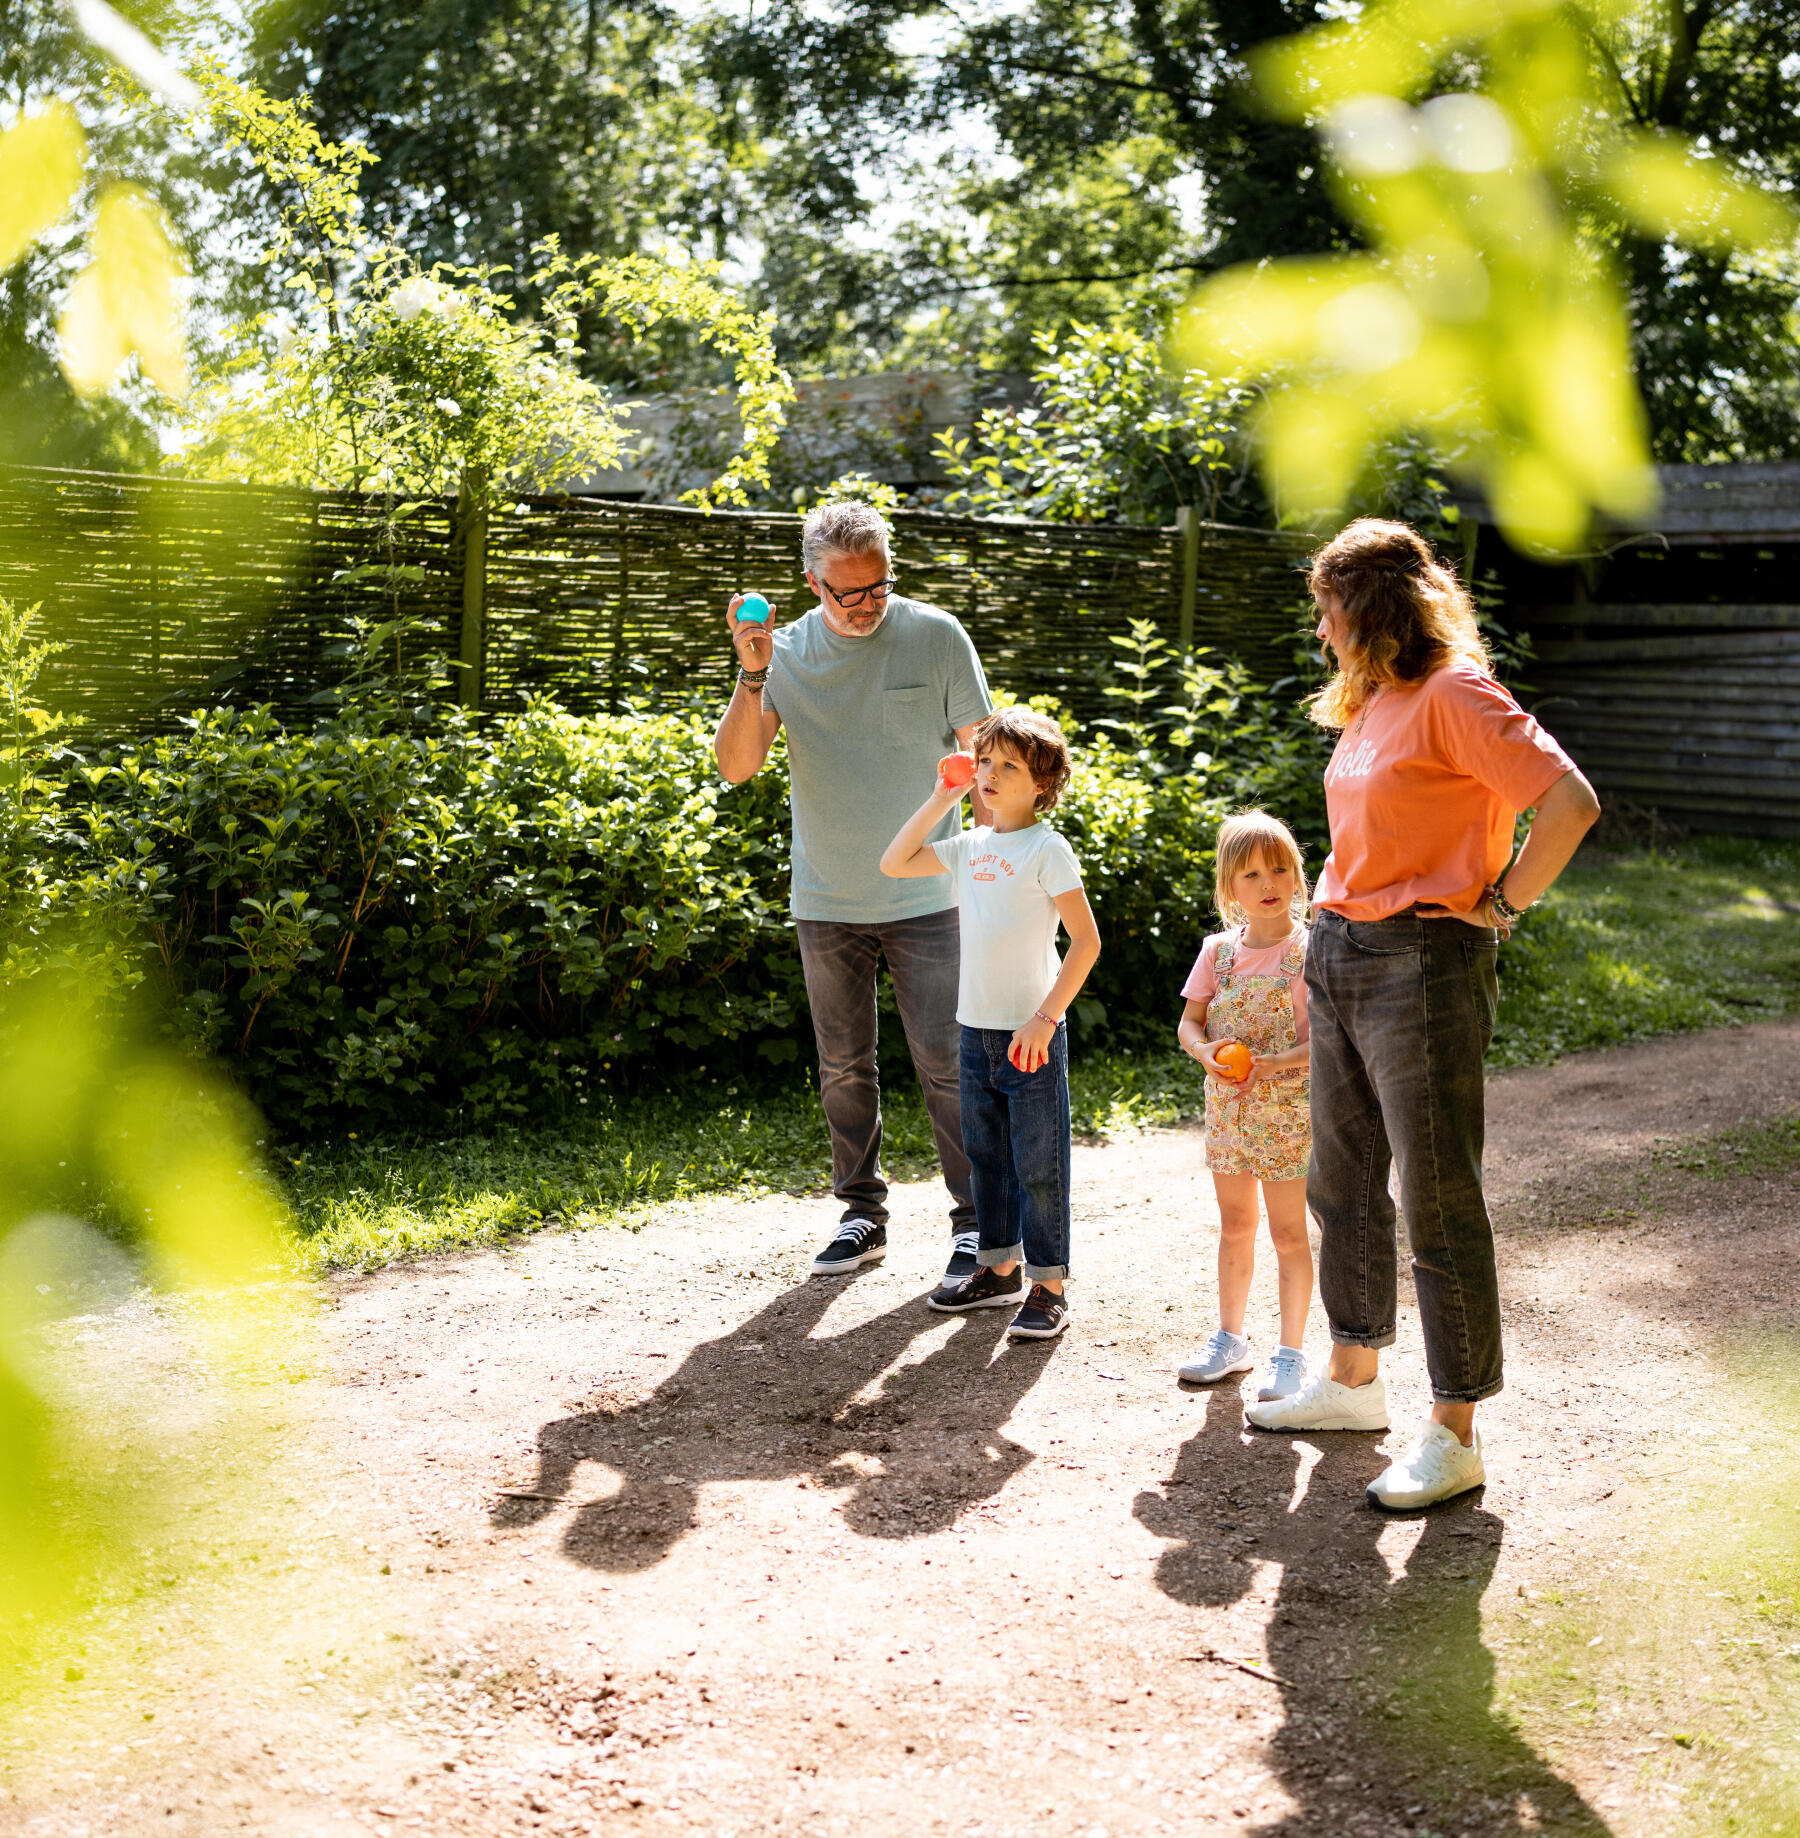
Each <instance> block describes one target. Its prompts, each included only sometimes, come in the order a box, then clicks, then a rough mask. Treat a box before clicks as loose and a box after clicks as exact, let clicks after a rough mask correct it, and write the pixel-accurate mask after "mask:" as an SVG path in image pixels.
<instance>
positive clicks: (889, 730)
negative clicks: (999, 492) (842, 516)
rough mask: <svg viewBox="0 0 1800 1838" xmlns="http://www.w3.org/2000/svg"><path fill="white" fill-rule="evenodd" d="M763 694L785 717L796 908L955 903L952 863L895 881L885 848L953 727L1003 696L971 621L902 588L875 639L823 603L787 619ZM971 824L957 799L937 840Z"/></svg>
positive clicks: (907, 915) (799, 912)
mask: <svg viewBox="0 0 1800 1838" xmlns="http://www.w3.org/2000/svg"><path fill="white" fill-rule="evenodd" d="M763 706H764V708H772V709H774V710H775V712H776V713H777V714H778V715H780V717H781V725H782V726H783V727H784V728H785V729H786V730H787V745H788V769H789V773H790V776H791V778H792V783H793V813H794V882H793V895H792V899H791V905H792V908H793V913H794V917H795V918H796V919H830V920H836V921H838V922H839V923H840V924H845V925H873V924H879V923H881V922H883V921H885V920H890V919H916V918H918V917H919V916H920V915H921V914H924V913H941V912H943V911H944V910H945V909H946V908H947V907H949V906H950V905H952V904H953V903H954V896H953V893H952V890H951V889H950V888H949V887H948V886H946V884H945V882H944V879H943V877H942V876H941V875H929V876H921V877H920V878H918V879H916V880H891V879H890V878H889V877H888V876H887V875H885V874H883V873H882V872H881V852H882V850H884V849H885V848H886V847H887V846H888V844H889V843H890V842H892V841H893V840H894V836H895V833H896V832H897V831H898V830H899V828H900V826H901V824H903V823H904V822H905V821H906V820H907V818H908V817H910V816H911V815H912V814H913V812H914V811H916V810H917V809H918V808H919V806H920V805H921V804H923V803H924V802H925V800H926V798H927V797H929V796H930V795H931V788H932V786H933V785H935V784H936V783H937V765H938V761H939V760H940V759H942V758H943V756H944V755H945V754H946V753H949V752H952V751H954V750H955V747H956V730H957V729H958V728H963V727H968V726H969V725H970V724H971V723H972V722H976V721H979V720H980V719H981V718H982V716H983V715H985V714H986V713H987V712H988V710H989V709H990V708H991V707H992V706H993V704H992V703H991V702H990V701H989V699H988V687H987V678H986V677H984V676H983V675H982V673H981V660H980V659H979V658H978V657H977V656H976V655H975V647H974V646H973V645H972V644H971V643H970V642H969V635H968V633H967V632H965V631H964V630H963V629H962V625H961V623H960V622H959V621H958V620H956V619H953V618H952V617H951V616H950V615H949V614H948V613H945V612H940V611H939V610H938V609H937V608H936V607H935V606H925V605H922V604H921V603H920V602H919V601H917V600H905V599H902V598H901V597H900V596H899V595H898V594H896V595H895V596H894V597H893V598H892V599H890V600H889V601H888V611H887V617H886V618H885V619H884V620H882V622H881V624H880V625H879V626H877V627H876V628H875V630H874V631H873V632H872V633H871V634H870V635H869V636H868V637H867V638H841V637H839V636H838V634H837V633H836V632H834V631H833V630H832V629H831V627H830V626H828V625H827V624H826V623H825V618H824V615H823V614H822V613H821V612H820V611H819V609H818V608H817V607H816V606H815V607H814V608H813V610H812V611H811V612H810V613H807V614H805V615H803V616H802V617H801V618H799V619H796V620H795V621H794V622H793V623H792V624H791V625H784V626H781V627H779V628H778V629H777V630H776V632H775V655H774V658H773V659H772V660H771V662H770V666H769V681H768V686H767V687H766V688H765V689H764V691H763ZM961 826H962V816H961V813H960V812H959V811H955V810H952V811H950V812H949V813H948V814H947V815H946V816H945V818H944V821H943V822H942V823H941V824H939V825H938V826H937V827H936V828H935V829H934V830H933V831H932V832H931V836H930V837H929V838H928V839H927V840H935V839H937V838H939V837H944V836H953V835H954V834H955V833H956V832H957V830H958V829H960V828H961Z"/></svg>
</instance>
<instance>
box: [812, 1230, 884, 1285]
mask: <svg viewBox="0 0 1800 1838" xmlns="http://www.w3.org/2000/svg"><path fill="white" fill-rule="evenodd" d="M886 1256H887V1227H886V1226H885V1225H877V1224H876V1223H875V1221H874V1220H873V1219H846V1220H845V1221H844V1223H843V1224H842V1225H840V1226H839V1227H838V1229H837V1236H836V1237H835V1238H834V1239H832V1241H831V1243H830V1244H828V1245H827V1246H826V1247H825V1249H824V1250H823V1251H821V1252H820V1253H819V1255H818V1256H817V1257H815V1258H814V1259H813V1260H812V1274H813V1275H814V1276H848V1275H849V1274H850V1272H851V1271H852V1270H860V1269H861V1268H862V1267H863V1265H864V1264H878V1263H880V1262H881V1260H882V1259H883V1258H884V1257H886Z"/></svg>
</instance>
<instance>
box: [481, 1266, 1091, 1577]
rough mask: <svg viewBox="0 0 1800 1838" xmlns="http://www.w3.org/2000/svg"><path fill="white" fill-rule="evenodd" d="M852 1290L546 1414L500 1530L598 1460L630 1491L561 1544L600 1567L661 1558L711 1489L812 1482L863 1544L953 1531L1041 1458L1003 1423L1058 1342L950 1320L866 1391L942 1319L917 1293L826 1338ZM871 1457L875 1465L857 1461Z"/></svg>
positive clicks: (799, 1305)
mask: <svg viewBox="0 0 1800 1838" xmlns="http://www.w3.org/2000/svg"><path fill="white" fill-rule="evenodd" d="M842 1293H843V1287H842V1285H841V1284H839V1283H835V1282H816V1281H815V1282H809V1283H807V1284H805V1285H803V1286H802V1287H801V1288H799V1289H793V1290H790V1291H788V1292H787V1293H786V1294H785V1295H783V1296H780V1297H778V1298H777V1299H776V1300H775V1301H774V1302H772V1303H771V1304H770V1305H769V1306H768V1307H767V1308H765V1309H764V1310H763V1311H762V1312H761V1313H760V1314H757V1315H754V1316H752V1317H751V1319H750V1320H748V1321H746V1322H745V1323H744V1324H743V1325H742V1326H741V1327H739V1328H736V1329H734V1330H733V1331H732V1332H731V1333H729V1334H726V1335H724V1336H723V1337H721V1338H720V1339H718V1340H711V1341H708V1342H706V1344H705V1345H703V1346H699V1347H696V1348H695V1349H694V1350H693V1352H692V1353H690V1354H689V1355H688V1357H687V1358H686V1359H685V1360H683V1361H682V1363H681V1365H680V1366H679V1367H678V1368H677V1369H676V1370H675V1371H673V1372H672V1373H670V1374H669V1376H668V1378H667V1379H666V1380H665V1381H664V1382H663V1383H662V1384H661V1385H659V1386H658V1387H657V1388H656V1390H655V1391H654V1392H653V1393H652V1394H651V1395H650V1396H649V1397H648V1398H645V1399H643V1400H642V1401H641V1402H640V1403H636V1404H630V1405H626V1406H624V1407H623V1408H620V1409H609V1408H607V1407H604V1406H595V1407H594V1408H592V1409H588V1410H584V1411H581V1412H578V1413H577V1414H575V1415H573V1416H566V1417H558V1418H555V1419H554V1420H552V1421H551V1422H549V1423H546V1424H545V1425H544V1426H543V1428H542V1429H541V1430H540V1431H539V1432H538V1472H537V1477H536V1479H535V1480H534V1481H533V1482H531V1483H530V1485H529V1487H528V1488H522V1489H521V1490H520V1491H521V1493H529V1494H531V1495H534V1496H537V1497H534V1498H507V1499H503V1500H502V1501H501V1502H500V1504H499V1506H498V1507H497V1508H496V1509H495V1511H494V1515H493V1518H494V1523H495V1524H496V1525H500V1526H522V1525H529V1524H533V1523H535V1522H537V1521H538V1520H541V1519H543V1518H545V1517H546V1516H547V1515H548V1514H549V1513H551V1512H553V1511H555V1510H556V1508H557V1506H558V1504H559V1503H560V1502H561V1501H563V1500H564V1499H566V1498H567V1496H568V1495H569V1493H570V1491H571V1488H572V1486H573V1484H574V1480H575V1476H576V1473H577V1470H578V1469H579V1468H580V1467H581V1465H582V1464H583V1463H584V1462H600V1463H603V1464H604V1465H605V1466H606V1467H607V1468H610V1469H612V1470H613V1471H615V1472H616V1473H617V1474H619V1475H620V1476H621V1477H622V1479H623V1484H622V1486H621V1487H620V1488H619V1490H618V1492H616V1493H615V1494H613V1495H611V1496H610V1497H609V1498H607V1499H603V1500H595V1501H592V1502H590V1503H588V1504H586V1505H584V1506H582V1507H581V1508H580V1509H579V1510H578V1511H577V1512H576V1513H575V1515H574V1517H573V1519H572V1520H571V1522H570V1525H569V1528H568V1530H567V1532H566V1533H565V1534H564V1538H563V1549H564V1551H565V1552H566V1553H567V1555H568V1556H570V1557H572V1558H574V1559H575V1560H576V1561H577V1562H578V1563H583V1564H587V1565H590V1566H591V1567H593V1568H595V1569H600V1570H612V1571H630V1570H647V1569H650V1568H651V1567H652V1566H654V1565H656V1564H658V1563H660V1562H661V1561H662V1560H663V1559H664V1558H665V1557H666V1556H668V1554H669V1552H670V1551H672V1550H673V1549H674V1547H675V1546H676V1544H677V1543H679V1542H680V1540H681V1539H682V1538H683V1537H684V1536H685V1535H686V1534H687V1533H688V1532H689V1531H690V1530H691V1529H692V1528H693V1525H694V1522H695V1507H696V1504H697V1502H698V1499H699V1493H700V1489H701V1487H703V1486H704V1485H706V1484H707V1483H708V1482H718V1481H769V1480H790V1479H793V1478H795V1477H796V1476H799V1475H806V1476H808V1477H810V1478H811V1480H812V1481H813V1482H814V1484H815V1485H817V1486H819V1487H821V1488H829V1489H834V1490H842V1491H843V1492H845V1494H846V1495H847V1498H846V1500H845V1504H844V1521H845V1524H846V1525H848V1526H849V1527H850V1528H851V1529H852V1530H854V1531H857V1532H860V1533H862V1534H864V1535H865V1536H868V1537H877V1538H907V1537H916V1536H919V1535H921V1534H924V1533H929V1532H938V1531H943V1530H945V1529H946V1528H947V1527H949V1526H951V1525H953V1524H955V1522H956V1521H957V1519H959V1518H960V1517H961V1516H962V1514H963V1513H965V1512H966V1511H968V1510H969V1509H970V1508H971V1507H972V1506H974V1505H976V1504H977V1503H978V1502H979V1501H982V1500H986V1499H990V1498H992V1497H993V1496H994V1495H995V1494H997V1493H998V1492H999V1491H1000V1490H1001V1488H1002V1487H1004V1486H1005V1485H1006V1483H1007V1482H1008V1481H1009V1480H1010V1479H1011V1478H1012V1477H1013V1476H1014V1475H1015V1474H1017V1473H1018V1472H1019V1470H1020V1469H1021V1468H1023V1467H1024V1466H1025V1464H1026V1463H1027V1462H1029V1461H1030V1460H1031V1459H1032V1457H1031V1453H1030V1451H1029V1450H1026V1449H1022V1448H1020V1447H1019V1445H1018V1444H1017V1443H1015V1442H1013V1441H1012V1440H1011V1439H1010V1438H1008V1437H1007V1436H1005V1435H1004V1434H1002V1432H1001V1425H1002V1424H1004V1423H1005V1422H1006V1421H1007V1420H1008V1419H1009V1418H1010V1417H1011V1416H1012V1414H1013V1411H1014V1410H1015V1408H1016V1407H1017V1405H1018V1403H1019V1400H1020V1399H1021V1398H1022V1397H1023V1396H1024V1395H1025V1393H1026V1392H1027V1391H1028V1390H1030V1388H1031V1387H1032V1385H1034V1384H1035V1383H1036V1382H1037V1380H1038V1378H1039V1377H1040V1376H1041V1375H1042V1374H1043V1372H1044V1370H1045V1369H1046V1367H1047V1366H1048V1364H1049V1362H1050V1360H1051V1359H1053V1358H1054V1357H1055V1353H1056V1349H1057V1348H1058V1347H1059V1346H1060V1345H1061V1342H1060V1341H1049V1342H1029V1341H1028V1342H1023V1343H1013V1344H1008V1343H1007V1342H1006V1341H1005V1339H1004V1334H1005V1330H1006V1322H1007V1316H1006V1313H1005V1311H1003V1310H996V1309H989V1310H984V1311H983V1313H982V1314H981V1315H980V1316H979V1317H973V1318H971V1317H967V1316H965V1317H962V1318H960V1319H956V1320H955V1321H954V1322H953V1324H952V1325H951V1327H950V1333H949V1337H948V1339H947V1340H946V1341H945V1342H944V1344H943V1345H942V1346H940V1347H938V1348H936V1349H934V1350H933V1351H932V1352H930V1353H929V1354H927V1355H926V1356H925V1357H924V1358H923V1359H920V1360H916V1361H913V1362H911V1363H909V1364H907V1365H905V1366H902V1367H901V1368H900V1369H899V1370H898V1371H897V1372H893V1373H891V1374H890V1375H889V1377H888V1379H887V1381H886V1383H885V1384H884V1385H883V1386H882V1387H881V1389H880V1391H879V1392H878V1393H877V1394H876V1395H875V1396H873V1397H872V1398H863V1397H861V1396H859V1394H861V1393H863V1392H864V1391H865V1390H867V1388H868V1387H869V1385H870V1383H871V1381H872V1380H874V1379H875V1378H876V1377H878V1376H879V1375H880V1374H882V1373H884V1372H887V1371H888V1368H889V1367H890V1366H892V1365H893V1364H894V1362H895V1361H896V1360H898V1359H899V1358H901V1356H902V1355H903V1354H904V1353H905V1352H906V1351H907V1349H908V1348H909V1347H910V1346H911V1345H912V1343H913V1342H914V1341H915V1340H916V1339H918V1338H919V1336H920V1335H921V1334H923V1333H925V1332H926V1331H927V1330H929V1329H932V1328H941V1327H943V1326H944V1325H945V1324H946V1317H944V1316H942V1315H934V1314H931V1313H930V1312H928V1311H927V1309H926V1308H925V1306H924V1303H923V1300H922V1299H921V1298H914V1299H911V1300H909V1301H907V1302H906V1303H904V1304H903V1305H902V1306H901V1307H899V1308H895V1309H892V1310H890V1311H889V1312H888V1313H887V1314H884V1315H877V1316H876V1317H875V1318H874V1319H873V1320H870V1321H865V1322H863V1323H861V1324H860V1325H858V1326H856V1327H853V1328H849V1329H847V1330H846V1331H845V1332H844V1333H842V1334H834V1335H829V1336H826V1337H823V1338H814V1337H813V1330H814V1329H815V1328H816V1327H817V1326H818V1324H819V1322H820V1320H821V1319H822V1318H823V1316H824V1314H825V1311H826V1309H827V1308H828V1307H829V1306H830V1305H831V1303H832V1301H833V1300H834V1299H835V1298H836V1297H838V1296H839V1295H841V1294H842ZM977 1380H979V1382H978V1383H977V1382H976V1381H977ZM909 1426H910V1427H909ZM925 1435H929V1436H930V1438H931V1446H930V1450H929V1459H928V1460H924V1459H921V1460H912V1459H909V1457H910V1456H911V1455H913V1454H915V1453H917V1454H920V1455H923V1454H925V1451H923V1450H917V1449H915V1448H914V1447H910V1446H908V1445H916V1444H917V1443H919V1441H920V1440H921V1439H922V1437H923V1436H925ZM897 1445H898V1447H897ZM890 1457H897V1458H896V1459H889V1458H890ZM859 1458H860V1459H859ZM877 1458H878V1459H877ZM864 1466H867V1467H869V1468H871V1469H876V1470H878V1471H874V1472H862V1471H861V1469H862V1468H863V1467H864Z"/></svg>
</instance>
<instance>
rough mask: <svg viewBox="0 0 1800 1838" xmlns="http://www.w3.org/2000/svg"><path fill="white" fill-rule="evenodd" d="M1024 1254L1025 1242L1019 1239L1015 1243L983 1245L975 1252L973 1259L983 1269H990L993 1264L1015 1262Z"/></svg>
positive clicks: (1019, 1260)
mask: <svg viewBox="0 0 1800 1838" xmlns="http://www.w3.org/2000/svg"><path fill="white" fill-rule="evenodd" d="M1024 1256H1025V1244H1024V1240H1023V1239H1021V1240H1020V1241H1019V1242H1018V1243H1016V1244H1003V1245H983V1246H982V1247H981V1249H980V1250H979V1251H977V1252H976V1253H975V1261H976V1263H978V1264H979V1265H981V1267H982V1268H983V1269H991V1268H992V1267H993V1266H994V1265H995V1264H1016V1263H1019V1262H1021V1261H1022V1260H1023V1258H1024Z"/></svg>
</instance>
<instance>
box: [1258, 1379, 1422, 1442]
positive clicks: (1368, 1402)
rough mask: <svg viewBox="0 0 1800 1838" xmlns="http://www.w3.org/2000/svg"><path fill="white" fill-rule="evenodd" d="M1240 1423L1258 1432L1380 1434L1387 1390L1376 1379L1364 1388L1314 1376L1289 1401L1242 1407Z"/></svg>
mask: <svg viewBox="0 0 1800 1838" xmlns="http://www.w3.org/2000/svg"><path fill="white" fill-rule="evenodd" d="M1244 1420H1245V1421H1246V1422H1247V1423H1253V1424H1255V1426H1256V1427H1257V1428H1258V1429H1259V1430H1384V1429H1386V1428H1387V1426H1388V1413H1387V1389H1386V1387H1385V1386H1384V1385H1383V1384H1382V1382H1381V1380H1380V1379H1378V1378H1372V1379H1370V1380H1369V1382H1368V1384H1366V1385H1340V1384H1339V1383H1338V1382H1337V1380H1336V1379H1334V1378H1329V1377H1327V1376H1326V1374H1324V1373H1323V1372H1315V1373H1314V1374H1313V1376H1312V1377H1311V1378H1309V1379H1308V1380H1307V1381H1306V1383H1305V1384H1304V1385H1302V1386H1301V1387H1300V1389H1299V1390H1298V1391H1296V1392H1295V1393H1294V1395H1293V1396H1292V1397H1291V1398H1271V1399H1270V1400H1269V1402H1268V1403H1266V1404H1263V1403H1256V1404H1246V1405H1245V1406H1244Z"/></svg>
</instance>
